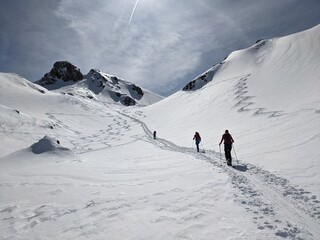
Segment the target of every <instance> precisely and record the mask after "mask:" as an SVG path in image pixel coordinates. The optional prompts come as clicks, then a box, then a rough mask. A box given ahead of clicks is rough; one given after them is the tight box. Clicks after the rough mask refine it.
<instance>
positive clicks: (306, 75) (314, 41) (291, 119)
mask: <svg viewBox="0 0 320 240" xmlns="http://www.w3.org/2000/svg"><path fill="white" fill-rule="evenodd" d="M319 43H320V25H318V26H316V27H314V28H312V29H309V30H306V31H303V32H299V33H296V34H292V35H289V36H285V37H279V38H273V39H269V40H262V41H259V42H257V43H256V44H254V45H253V46H251V47H249V48H247V49H242V50H239V51H235V52H232V53H231V54H230V55H229V56H228V57H227V58H226V59H225V60H224V61H223V62H222V63H221V64H219V65H216V66H215V67H213V68H211V69H209V70H208V71H206V72H205V73H204V74H202V75H200V77H198V78H197V79H196V81H195V82H194V83H191V84H190V86H194V88H193V89H192V91H185V90H182V91H179V92H177V93H175V94H174V95H172V96H169V97H168V98H166V99H164V100H163V101H161V102H159V103H156V104H155V105H152V106H148V107H147V108H146V109H144V111H143V112H144V114H145V115H146V119H144V121H145V122H146V123H147V125H148V126H149V127H150V128H151V129H155V130H157V132H158V134H160V133H161V135H162V136H163V137H164V138H166V139H170V140H171V141H172V142H175V143H178V144H180V145H183V146H189V145H190V142H191V140H190V138H192V136H193V134H194V132H195V131H198V132H199V133H200V135H201V134H202V135H201V137H202V146H203V147H204V148H208V149H212V148H214V149H215V151H219V146H218V143H219V141H220V139H221V135H222V134H223V132H224V130H225V129H229V131H230V132H231V134H233V137H234V139H235V141H236V142H235V148H236V151H237V154H238V156H241V158H244V159H246V161H248V162H250V163H254V164H259V165H261V166H264V167H268V169H269V170H271V171H284V172H285V174H287V175H290V174H291V175H292V176H293V177H292V179H291V180H293V181H296V182H303V183H304V184H306V185H308V187H310V188H311V189H313V190H315V188H317V187H316V186H318V185H317V184H315V182H317V183H318V184H320V183H319V167H320V165H319V162H317V161H316V159H319V158H320V153H319V150H318V149H319V148H318V147H317V146H319V145H320V121H319V109H320V94H319V91H320V81H319V76H320V54H319V52H320V44H319ZM201 78H203V80H202V79H201ZM189 89H190V88H189ZM168 113H174V114H168ZM159 115H160V116H161V120H159V119H158V118H157V117H156V116H159ZM164 122H165V123H166V124H163V123H164ZM173 126H174V127H173ZM222 151H223V150H222ZM296 175H299V176H300V179H299V180H298V179H297V178H295V177H294V176H296ZM302 175H303V176H302Z"/></svg>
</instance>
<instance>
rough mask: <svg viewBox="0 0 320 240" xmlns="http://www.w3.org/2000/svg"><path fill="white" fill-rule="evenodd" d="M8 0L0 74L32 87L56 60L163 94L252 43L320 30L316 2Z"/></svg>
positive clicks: (0, 38) (0, 19) (2, 17)
mask: <svg viewBox="0 0 320 240" xmlns="http://www.w3.org/2000/svg"><path fill="white" fill-rule="evenodd" d="M135 3H136V0H132V1H129V0H109V1H104V0H92V1H84V0H82V1H79V0H63V1H49V0H28V1H25V0H11V1H3V2H2V3H1V8H0V28H1V31H0V71H2V72H16V73H19V74H21V75H23V76H25V77H26V78H28V79H30V80H37V79H39V78H41V77H42V75H43V74H44V73H45V72H48V71H49V70H50V69H51V67H52V65H53V63H54V62H55V61H57V60H68V61H71V62H72V63H73V64H75V65H76V66H78V67H80V68H81V70H82V72H83V73H84V74H85V73H87V72H88V71H89V70H90V68H98V69H100V70H101V71H105V72H107V73H110V74H114V75H118V76H119V77H122V78H125V79H126V80H128V81H132V82H135V83H137V84H140V85H141V86H143V87H145V88H147V89H150V90H152V91H155V92H157V93H160V94H162V95H168V94H171V93H173V92H175V91H177V90H179V89H181V88H182V87H183V86H184V85H185V84H186V83H187V82H188V81H190V80H191V79H193V78H194V77H196V76H197V75H199V74H201V73H202V72H203V71H205V70H207V69H208V68H209V67H211V66H212V65H213V64H216V63H218V62H220V61H222V60H223V59H224V58H225V57H226V56H227V55H229V54H230V53H231V52H232V51H234V50H238V49H243V48H246V47H249V46H250V45H252V44H254V43H255V41H256V40H257V39H261V38H262V39H265V38H273V37H279V36H284V35H288V34H291V33H295V32H299V31H302V30H305V29H308V28H311V27H313V26H315V25H317V24H319V23H320V1H318V0H305V1H300V0H282V1H278V0H270V1H264V0H238V1H234V0H199V1H194V0H174V1H173V0H161V1H159V0H140V1H139V2H138V5H137V7H136V9H135V12H134V15H133V17H132V20H131V22H130V23H129V19H130V15H131V13H132V10H133V7H134V5H135Z"/></svg>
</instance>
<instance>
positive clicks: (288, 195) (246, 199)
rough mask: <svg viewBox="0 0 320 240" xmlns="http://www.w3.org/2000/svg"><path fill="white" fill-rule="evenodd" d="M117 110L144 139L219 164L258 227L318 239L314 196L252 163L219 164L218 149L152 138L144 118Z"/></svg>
mask: <svg viewBox="0 0 320 240" xmlns="http://www.w3.org/2000/svg"><path fill="white" fill-rule="evenodd" d="M119 114H122V115H123V116H125V117H128V118H130V119H131V120H133V121H135V122H137V123H139V124H140V125H141V127H142V128H143V130H144V132H145V134H146V139H145V140H146V141H148V142H151V143H153V144H154V145H156V146H157V147H159V148H161V149H163V150H167V151H175V152H181V153H184V154H188V155H192V156H194V157H195V158H197V159H200V160H204V161H207V162H210V163H211V164H212V165H214V166H215V167H217V168H220V169H221V170H222V171H223V172H224V173H226V174H227V175H228V176H229V177H230V182H231V184H232V185H233V187H234V189H235V193H234V201H235V202H236V203H237V204H239V205H240V206H242V207H244V208H245V210H246V211H247V212H248V213H249V214H251V215H252V219H253V222H254V223H255V224H256V225H257V228H258V229H260V230H265V231H272V232H274V234H275V236H276V237H277V238H279V239H281V238H284V239H301V240H302V239H304V240H305V239H320V201H319V200H318V199H317V196H315V195H313V194H312V193H310V192H308V191H305V190H303V189H301V188H299V187H297V186H292V185H291V184H290V183H289V181H288V180H287V179H285V178H282V177H280V176H277V175H275V174H273V173H271V172H269V171H267V170H264V169H262V168H260V167H257V166H254V165H252V164H247V163H243V162H241V161H240V164H238V165H237V166H234V167H233V168H230V167H228V166H226V165H224V164H221V161H220V160H219V153H217V152H215V151H212V150H206V151H205V152H206V153H205V154H203V153H196V152H195V149H193V148H188V147H183V146H178V145H176V144H174V143H172V142H170V141H168V140H166V139H163V138H157V140H156V141H154V140H153V136H152V132H151V131H150V130H149V129H148V127H147V125H146V124H145V123H144V122H143V121H141V120H139V119H138V118H137V117H134V116H131V115H129V114H126V113H123V112H122V113H120V112H119ZM138 114H141V113H138Z"/></svg>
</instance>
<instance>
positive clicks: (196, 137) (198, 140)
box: [193, 132, 201, 152]
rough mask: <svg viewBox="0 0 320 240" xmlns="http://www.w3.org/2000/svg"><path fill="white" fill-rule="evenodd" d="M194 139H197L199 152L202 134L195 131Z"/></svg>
mask: <svg viewBox="0 0 320 240" xmlns="http://www.w3.org/2000/svg"><path fill="white" fill-rule="evenodd" d="M193 140H196V145H197V152H199V144H200V142H201V137H200V134H199V133H198V132H195V134H194V136H193Z"/></svg>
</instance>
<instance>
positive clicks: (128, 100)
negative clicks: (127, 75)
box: [120, 96, 136, 106]
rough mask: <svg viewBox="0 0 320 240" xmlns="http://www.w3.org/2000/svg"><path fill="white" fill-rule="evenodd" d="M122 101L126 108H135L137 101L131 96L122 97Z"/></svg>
mask: <svg viewBox="0 0 320 240" xmlns="http://www.w3.org/2000/svg"><path fill="white" fill-rule="evenodd" d="M120 101H121V103H122V104H123V105H125V106H134V105H135V104H136V101H135V100H134V99H132V98H131V97H129V96H122V97H121V98H120Z"/></svg>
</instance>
